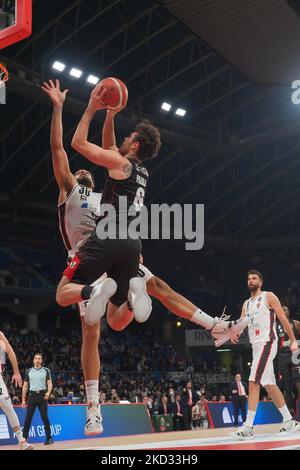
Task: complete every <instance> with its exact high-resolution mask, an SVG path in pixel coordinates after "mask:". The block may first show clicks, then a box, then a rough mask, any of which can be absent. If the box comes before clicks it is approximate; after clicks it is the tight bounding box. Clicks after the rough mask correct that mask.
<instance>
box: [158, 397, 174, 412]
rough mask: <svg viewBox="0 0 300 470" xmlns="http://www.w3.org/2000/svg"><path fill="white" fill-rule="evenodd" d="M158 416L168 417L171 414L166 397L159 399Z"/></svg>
mask: <svg viewBox="0 0 300 470" xmlns="http://www.w3.org/2000/svg"><path fill="white" fill-rule="evenodd" d="M158 414H159V415H170V414H172V411H171V405H170V403H169V401H168V397H166V396H163V397H162V399H161V403H160V405H159V406H158Z"/></svg>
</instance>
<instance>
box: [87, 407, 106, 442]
mask: <svg viewBox="0 0 300 470" xmlns="http://www.w3.org/2000/svg"><path fill="white" fill-rule="evenodd" d="M102 433H103V427H102V416H101V407H100V405H99V404H97V403H90V404H89V405H88V406H87V410H86V423H85V428H84V434H85V435H86V436H96V435H97V434H102Z"/></svg>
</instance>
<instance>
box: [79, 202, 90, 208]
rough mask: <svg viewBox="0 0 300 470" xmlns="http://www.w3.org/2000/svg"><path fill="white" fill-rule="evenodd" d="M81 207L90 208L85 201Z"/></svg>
mask: <svg viewBox="0 0 300 470" xmlns="http://www.w3.org/2000/svg"><path fill="white" fill-rule="evenodd" d="M80 207H81V209H88V208H89V204H88V203H87V202H84V203H83V204H81V206H80Z"/></svg>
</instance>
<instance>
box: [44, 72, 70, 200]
mask: <svg viewBox="0 0 300 470" xmlns="http://www.w3.org/2000/svg"><path fill="white" fill-rule="evenodd" d="M42 90H43V91H44V93H46V94H47V95H48V96H49V97H50V99H51V101H52V104H53V115H52V123H51V136H50V144H51V149H52V163H53V170H54V175H55V179H56V182H57V184H58V186H59V189H60V191H61V193H63V194H62V197H66V196H68V194H69V193H70V192H71V191H72V189H73V187H74V186H75V184H76V179H75V177H74V175H73V174H72V173H71V171H70V166H69V160H68V156H67V153H66V151H65V149H64V146H63V124H62V110H63V106H64V102H65V99H66V95H67V93H68V90H64V91H61V90H60V83H59V80H56V82H55V85H54V83H53V81H52V80H49V83H47V82H45V83H44V84H43V86H42Z"/></svg>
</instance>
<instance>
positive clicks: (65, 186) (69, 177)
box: [42, 80, 246, 435]
mask: <svg viewBox="0 0 300 470" xmlns="http://www.w3.org/2000/svg"><path fill="white" fill-rule="evenodd" d="M42 90H43V91H44V92H45V93H46V94H47V95H48V96H49V97H50V99H51V101H52V104H53V118H52V125H51V148H52V162H53V168H54V174H55V178H56V181H57V184H58V186H59V189H60V193H59V200H58V204H59V205H58V211H59V223H60V231H61V235H62V238H63V241H64V244H65V246H66V249H67V251H68V255H69V257H70V258H72V257H73V256H75V254H76V253H77V251H78V249H79V248H80V246H81V245H82V244H83V243H84V242H85V241H86V240H87V238H88V237H89V236H90V234H91V232H92V231H93V230H94V229H95V227H96V221H97V219H98V217H99V215H100V200H101V194H100V193H95V192H94V181H93V177H92V175H91V173H90V172H88V171H86V170H79V171H77V172H76V173H75V175H73V174H72V173H71V171H70V167H69V162H68V157H67V154H66V152H65V150H64V146H63V126H62V109H63V105H64V102H65V98H66V95H67V93H68V90H65V91H64V92H62V91H61V90H60V85H59V81H58V80H57V81H56V84H55V85H54V83H53V82H52V81H51V80H50V81H49V83H44V85H43V87H42ZM116 112H118V111H116ZM116 112H108V113H107V119H106V121H105V124H104V128H103V147H104V148H110V147H111V146H112V145H115V137H114V129H113V122H114V115H115V114H116ZM112 139H113V140H112ZM139 275H140V276H141V277H143V278H144V280H145V282H146V285H147V292H148V294H149V295H151V296H153V297H156V298H157V299H158V300H160V302H161V303H162V304H163V305H164V306H165V307H166V308H168V310H170V311H171V312H173V313H174V314H175V315H177V316H180V317H182V318H185V319H187V320H190V321H192V322H194V323H196V324H198V325H200V326H202V327H203V328H205V329H207V330H209V331H211V333H212V335H213V336H214V335H215V336H216V338H217V339H216V345H217V346H220V345H221V344H223V343H224V342H226V341H228V340H229V339H230V338H231V337H232V336H234V335H236V334H239V333H241V331H243V329H244V328H245V326H246V321H245V320H243V321H238V322H228V321H225V320H223V318H224V317H223V318H221V319H219V318H212V317H210V316H209V315H207V314H206V313H205V312H203V311H201V310H200V309H199V308H197V307H196V306H195V305H193V304H192V303H191V302H190V301H189V300H187V299H185V298H184V297H183V296H181V295H180V294H178V293H177V292H175V291H174V290H173V289H171V287H170V286H168V284H166V283H165V282H164V281H162V280H161V279H159V278H158V277H156V276H154V275H153V274H152V273H151V272H150V271H149V270H148V269H147V268H146V267H145V266H143V265H142V264H140V266H139ZM101 279H102V278H101ZM96 283H97V282H96ZM96 283H94V284H96ZM57 301H58V303H59V304H61V305H62V306H64V304H63V303H62V302H61V300H60V298H59V297H58V298H57ZM87 303H88V302H82V303H80V304H79V310H80V315H81V321H82V333H83V340H82V350H81V363H82V368H83V373H84V378H85V388H86V393H87V401H88V409H87V415H88V418H87V424H86V427H85V433H86V434H87V435H94V434H99V433H100V432H101V430H102V426H101V422H100V420H99V419H98V416H99V407H98V403H99V402H98V388H99V375H100V358H99V350H98V343H99V338H100V322H98V323H97V324H96V325H93V326H88V325H87V324H86V323H85V322H84V321H83V316H84V314H85V311H86V306H87ZM226 318H227V319H228V317H227V316H226ZM133 319H134V316H133V314H132V313H131V312H128V313H127V314H125V316H124V315H123V316H119V317H118V316H111V315H108V317H107V321H108V323H109V324H110V326H111V327H112V328H113V329H114V330H117V331H121V330H123V329H124V328H125V327H126V326H127V325H128V324H129V323H130V322H131V321H132V320H133Z"/></svg>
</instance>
